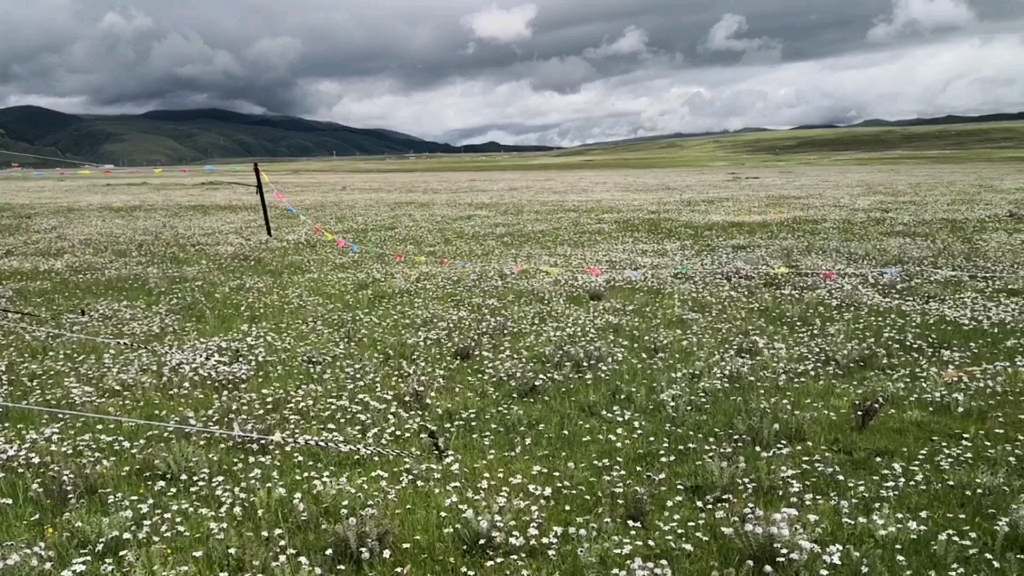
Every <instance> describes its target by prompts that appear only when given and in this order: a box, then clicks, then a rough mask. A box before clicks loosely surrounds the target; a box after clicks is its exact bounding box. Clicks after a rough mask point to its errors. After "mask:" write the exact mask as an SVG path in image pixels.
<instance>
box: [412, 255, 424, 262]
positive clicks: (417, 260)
mask: <svg viewBox="0 0 1024 576" xmlns="http://www.w3.org/2000/svg"><path fill="white" fill-rule="evenodd" d="M412 261H413V262H415V263H417V264H426V263H427V259H426V257H425V256H417V257H415V258H413V259H412Z"/></svg>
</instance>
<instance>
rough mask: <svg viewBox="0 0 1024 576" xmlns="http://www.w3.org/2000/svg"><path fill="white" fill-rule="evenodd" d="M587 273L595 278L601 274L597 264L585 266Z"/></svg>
mask: <svg viewBox="0 0 1024 576" xmlns="http://www.w3.org/2000/svg"><path fill="white" fill-rule="evenodd" d="M587 274H590V275H591V276H593V277H595V278H597V277H598V276H600V275H601V269H600V268H598V267H597V266H591V267H590V268H587Z"/></svg>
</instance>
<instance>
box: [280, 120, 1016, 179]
mask: <svg viewBox="0 0 1024 576" xmlns="http://www.w3.org/2000/svg"><path fill="white" fill-rule="evenodd" d="M1020 161H1024V122H992V123H968V124H950V125H934V126H911V127H881V128H872V127H863V128H822V129H807V130H784V131H762V132H749V133H743V134H728V135H715V136H704V137H688V138H678V139H663V140H652V141H643V142H635V141H634V142H628V143H613V144H603V145H590V146H580V147H576V148H568V149H564V150H558V151H554V152H548V153H543V154H516V155H502V156H498V155H479V154H474V155H468V154H467V155H464V156H463V155H450V156H429V157H420V158H418V159H415V160H411V159H397V158H395V159H391V160H385V159H367V160H364V161H359V162H327V163H304V164H303V165H302V167H301V169H302V170H303V171H318V170H325V171H334V170H340V171H434V170H437V171H456V170H468V171H476V170H479V171H486V170H560V169H604V168H677V167H690V166H694V167H696V166H770V165H783V164H822V165H832V164H884V163H942V164H956V163H967V162H1020ZM281 169H282V167H277V170H281Z"/></svg>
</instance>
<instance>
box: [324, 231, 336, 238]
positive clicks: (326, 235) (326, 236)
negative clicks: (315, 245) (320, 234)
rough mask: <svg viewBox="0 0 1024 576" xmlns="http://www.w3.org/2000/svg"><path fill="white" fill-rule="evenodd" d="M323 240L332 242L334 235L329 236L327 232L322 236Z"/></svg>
mask: <svg viewBox="0 0 1024 576" xmlns="http://www.w3.org/2000/svg"><path fill="white" fill-rule="evenodd" d="M324 238H325V239H327V240H334V234H331V233H330V232H328V233H326V234H324Z"/></svg>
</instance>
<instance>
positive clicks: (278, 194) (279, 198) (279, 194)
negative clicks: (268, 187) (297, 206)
mask: <svg viewBox="0 0 1024 576" xmlns="http://www.w3.org/2000/svg"><path fill="white" fill-rule="evenodd" d="M274 198H277V199H278V200H280V201H281V202H284V195H283V194H281V193H280V192H278V191H277V190H274Z"/></svg>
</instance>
